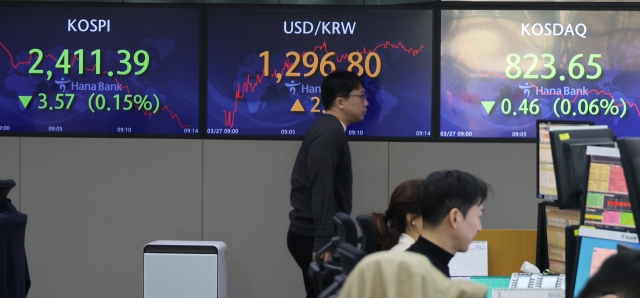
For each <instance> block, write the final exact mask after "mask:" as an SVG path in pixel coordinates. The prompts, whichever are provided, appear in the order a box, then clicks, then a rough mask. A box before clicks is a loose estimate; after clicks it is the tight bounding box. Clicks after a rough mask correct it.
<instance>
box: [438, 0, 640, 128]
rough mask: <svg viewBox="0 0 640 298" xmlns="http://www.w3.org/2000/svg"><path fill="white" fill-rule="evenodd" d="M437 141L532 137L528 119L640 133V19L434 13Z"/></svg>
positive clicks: (626, 15) (627, 14) (592, 14)
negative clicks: (437, 27) (438, 24)
mask: <svg viewBox="0 0 640 298" xmlns="http://www.w3.org/2000/svg"><path fill="white" fill-rule="evenodd" d="M441 21H442V28H441V30H442V31H441V32H442V35H441V41H442V43H441V76H440V132H439V135H440V137H441V138H501V139H511V138H535V136H536V120H537V119H547V120H580V121H593V122H594V124H596V125H608V126H609V128H611V129H612V130H613V132H614V133H615V134H616V136H618V137H622V136H638V135H640V129H638V127H640V110H639V109H638V106H637V101H638V99H640V97H638V96H639V94H640V92H638V91H640V84H638V83H637V78H638V76H639V75H640V31H638V29H637V28H638V27H639V26H640V12H638V11H563V10H560V11H554V10H443V11H442V20H441Z"/></svg>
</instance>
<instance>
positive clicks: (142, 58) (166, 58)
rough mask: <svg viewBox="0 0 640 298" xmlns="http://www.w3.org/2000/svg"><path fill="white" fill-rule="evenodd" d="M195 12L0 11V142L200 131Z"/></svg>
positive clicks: (151, 9)
mask: <svg viewBox="0 0 640 298" xmlns="http://www.w3.org/2000/svg"><path fill="white" fill-rule="evenodd" d="M201 27H202V25H201V10H200V9H199V8H197V7H194V8H188V7H140V6H137V7H134V6H129V7H124V6H104V7H100V6H85V7H79V6H75V5H74V6H69V5H65V6H15V5H14V6H3V7H2V9H1V10H0V82H1V84H0V134H29V133H45V134H52V135H55V134H64V135H68V134H70V135H74V134H77V135H82V134H90V135H95V134H97V135H102V134H105V135H107V134H109V135H111V134H115V135H117V134H122V135H126V134H129V135H138V136H146V135H166V136H176V135H185V134H190V135H193V136H194V137H195V136H196V135H197V133H198V127H199V101H200V100H199V98H200V54H201V44H200V40H201V34H202V33H201V32H202V31H201Z"/></svg>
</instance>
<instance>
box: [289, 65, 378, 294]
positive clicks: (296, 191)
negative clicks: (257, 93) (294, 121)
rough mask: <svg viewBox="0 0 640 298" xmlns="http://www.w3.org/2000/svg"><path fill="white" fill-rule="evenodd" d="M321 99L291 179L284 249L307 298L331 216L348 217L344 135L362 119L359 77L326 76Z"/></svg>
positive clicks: (348, 183) (347, 73) (328, 235)
mask: <svg viewBox="0 0 640 298" xmlns="http://www.w3.org/2000/svg"><path fill="white" fill-rule="evenodd" d="M321 97H322V104H323V105H324V108H325V113H324V115H322V116H321V117H320V119H318V120H317V121H316V122H315V123H314V124H313V125H312V126H311V128H309V131H307V134H306V135H305V136H304V139H303V140H302V145H301V146H300V151H298V157H296V161H295V164H294V165H293V173H292V174H291V197H290V199H291V206H292V207H293V210H291V212H289V220H290V221H291V224H290V225H289V232H288V234H287V247H288V248H289V252H290V253H291V255H292V256H293V258H294V259H295V261H296V263H297V264H298V266H299V267H300V269H302V277H303V279H304V287H305V290H306V291H307V297H315V294H314V291H313V285H312V282H311V279H310V278H309V264H310V263H311V262H312V261H314V260H315V258H316V252H317V251H318V250H319V249H321V248H322V247H323V246H325V245H327V244H328V243H329V242H330V241H331V237H333V236H334V221H333V216H334V215H335V214H336V213H337V212H344V213H347V214H350V213H351V187H352V185H353V177H352V173H351V151H350V149H349V143H348V142H347V137H346V134H345V130H346V129H347V126H348V125H349V124H352V123H356V122H360V121H362V120H363V119H364V115H365V114H366V113H367V106H368V105H369V102H367V95H366V94H365V90H364V82H363V80H362V78H361V77H359V76H358V75H356V74H355V73H352V72H350V71H344V70H342V71H341V70H337V71H334V72H332V73H330V74H329V75H328V76H327V77H326V78H325V79H324V81H323V82H322V86H321ZM318 257H319V258H321V259H323V260H326V259H328V258H329V257H331V255H330V253H328V252H327V253H325V254H324V255H322V256H318Z"/></svg>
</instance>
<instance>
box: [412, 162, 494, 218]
mask: <svg viewBox="0 0 640 298" xmlns="http://www.w3.org/2000/svg"><path fill="white" fill-rule="evenodd" d="M488 189H489V185H488V184H487V183H486V182H484V181H482V180H481V179H480V178H478V177H476V176H473V175H471V174H469V173H466V172H462V171H458V170H453V171H438V172H433V173H431V174H429V176H427V178H425V179H424V181H422V184H421V185H420V189H419V190H418V194H417V196H416V198H417V200H418V206H420V213H421V214H422V222H423V224H424V225H425V226H438V225H440V223H442V221H443V220H444V219H445V217H446V216H447V214H449V212H451V210H453V208H458V210H460V211H461V212H462V216H464V217H466V216H467V213H468V212H469V209H471V207H473V206H476V205H480V204H482V202H484V201H485V200H486V199H487V191H488Z"/></svg>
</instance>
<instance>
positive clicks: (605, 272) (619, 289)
mask: <svg viewBox="0 0 640 298" xmlns="http://www.w3.org/2000/svg"><path fill="white" fill-rule="evenodd" d="M638 276H640V251H624V252H619V253H618V254H615V255H613V256H611V257H609V258H608V259H607V260H606V261H604V263H602V266H600V269H599V270H598V272H596V274H594V275H593V276H592V277H591V279H589V282H587V285H586V286H585V287H584V289H582V292H580V296H578V298H600V297H601V296H604V295H608V294H615V295H617V296H618V297H620V298H631V297H634V298H635V297H640V283H638Z"/></svg>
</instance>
